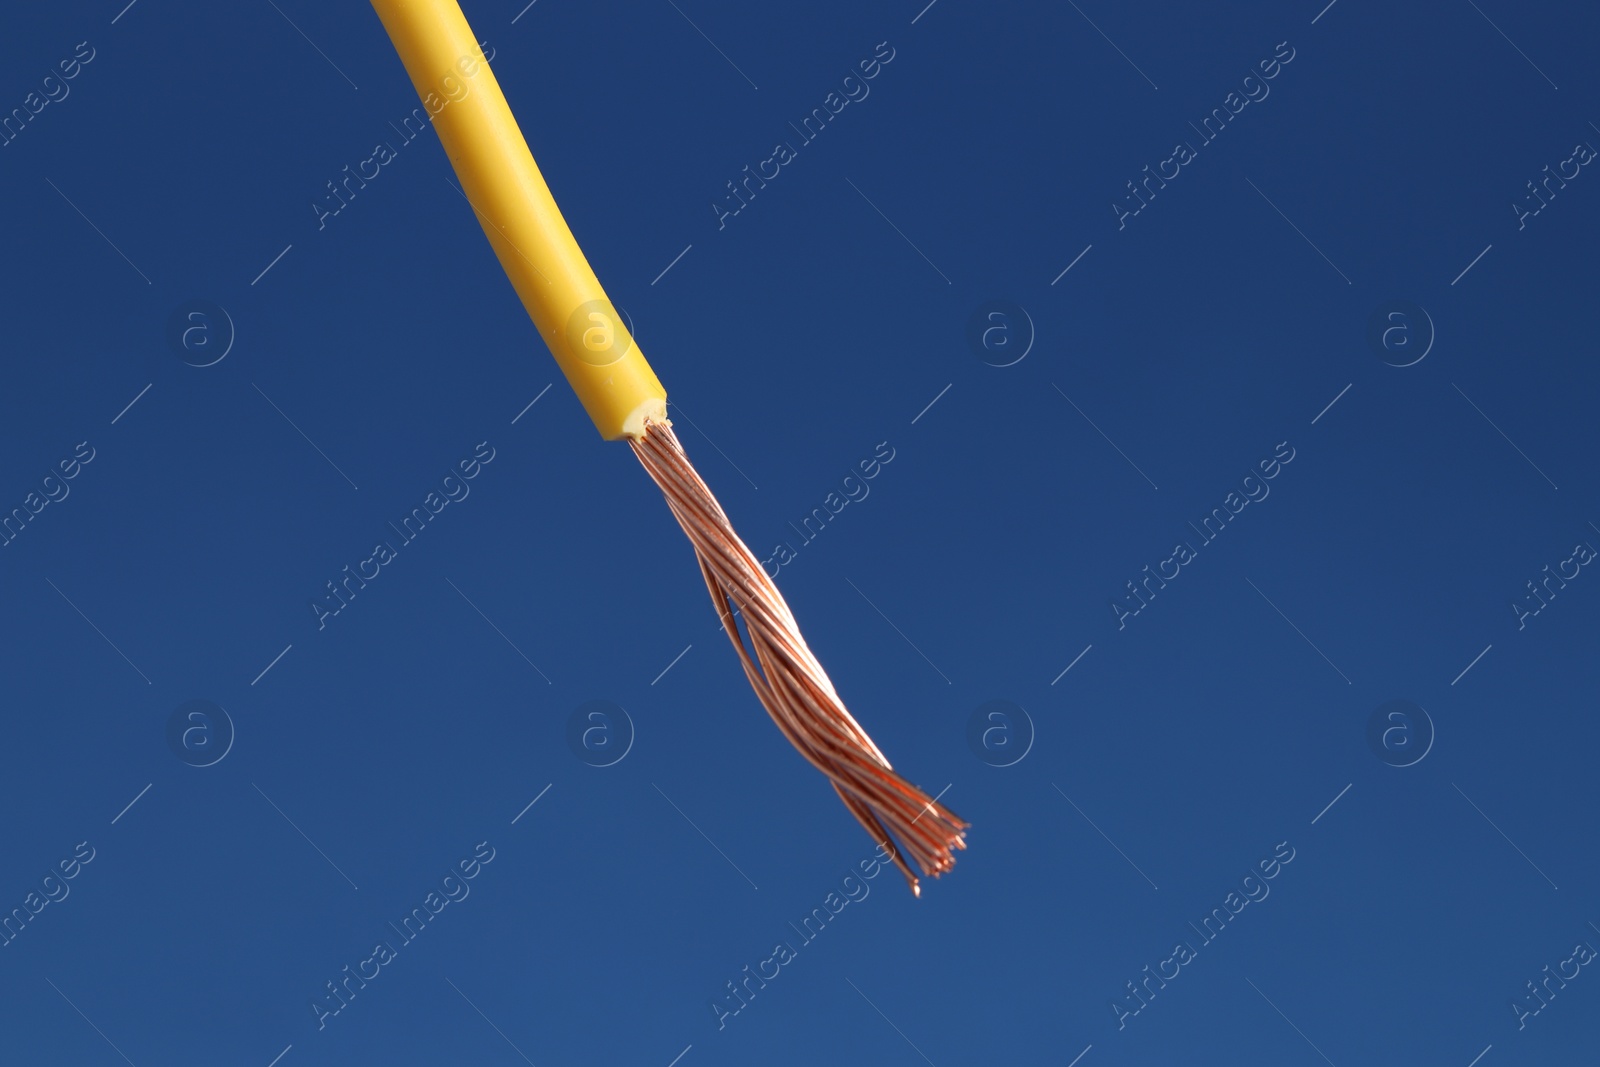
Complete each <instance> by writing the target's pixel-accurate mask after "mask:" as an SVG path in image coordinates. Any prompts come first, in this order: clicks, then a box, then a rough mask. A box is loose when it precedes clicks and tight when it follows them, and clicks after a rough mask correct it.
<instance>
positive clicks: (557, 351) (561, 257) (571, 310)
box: [372, 0, 667, 441]
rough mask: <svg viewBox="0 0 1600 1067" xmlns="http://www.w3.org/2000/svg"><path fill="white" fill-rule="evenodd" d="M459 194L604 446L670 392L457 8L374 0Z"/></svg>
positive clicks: (443, 0) (637, 426)
mask: <svg viewBox="0 0 1600 1067" xmlns="http://www.w3.org/2000/svg"><path fill="white" fill-rule="evenodd" d="M372 6H373V8H375V9H376V10H377V12H378V17H379V18H380V19H382V20H383V27H384V29H385V30H387V31H388V33H389V38H390V39H391V40H392V41H393V42H394V47H395V50H396V51H397V52H399V54H400V61H401V62H402V63H404V64H405V68H406V72H407V73H408V74H410V75H411V84H412V85H414V86H415V87H416V90H417V95H418V96H419V97H420V98H421V99H422V104H423V107H424V108H425V109H426V110H427V111H428V113H429V114H430V115H431V116H432V118H433V126H434V129H435V130H436V131H437V132H438V134H439V141H440V143H442V144H443V145H444V150H445V153H446V154H447V155H448V156H449V158H450V163H451V165H452V166H454V167H455V171H456V175H457V176H458V177H459V178H460V179H461V188H462V191H463V192H465V193H466V194H467V200H468V202H469V203H470V204H471V205H472V209H473V211H474V213H475V214H476V215H477V217H478V221H479V222H480V223H482V225H483V232H484V234H485V235H486V236H487V237H488V238H489V243H490V244H491V245H492V246H493V247H494V251H495V254H496V255H498V256H499V257H500V265H501V266H502V267H504V268H505V272H506V275H507V277H509V278H510V279H511V284H512V286H513V287H515V289H516V291H517V295H518V296H519V297H521V298H522V303H523V306H524V307H526V308H527V309H528V314H529V315H530V316H531V317H532V318H533V322H534V325H535V326H537V327H538V328H539V333H540V335H541V336H543V337H544V341H545V344H547V345H549V346H550V352H551V353H552V354H553V355H554V356H555V357H556V362H557V363H558V364H560V366H561V371H562V373H563V374H565V375H566V376H567V381H568V382H569V383H570V384H571V385H572V389H573V392H575V393H577V394H578V399H579V400H580V401H582V402H583V406H584V409H585V410H586V411H588V413H589V417H590V418H591V419H593V420H594V424H595V426H596V428H598V429H599V431H600V435H601V436H602V437H604V438H605V439H606V440H608V441H614V440H617V439H619V438H623V437H637V436H639V435H641V434H642V433H643V432H644V420H645V418H646V417H649V418H653V419H657V420H664V419H665V418H666V409H667V394H666V390H664V389H663V388H662V387H661V383H660V381H658V380H657V379H656V376H655V372H654V371H652V370H651V369H650V364H649V363H647V362H645V358H644V355H643V354H642V353H641V352H640V351H639V348H638V346H637V345H635V344H634V343H633V337H632V336H631V334H630V333H629V331H628V328H627V325H626V324H625V323H624V322H623V321H622V319H621V317H620V316H619V315H618V314H617V311H616V308H615V307H614V306H613V305H612V304H611V301H610V300H608V299H607V298H606V294H605V290H604V289H602V288H601V287H600V281H599V279H598V278H596V277H595V275H594V270H593V269H592V268H591V267H590V266H589V261H588V260H587V259H585V258H584V255H583V250H582V249H580V248H579V247H578V242H577V241H575V240H574V239H573V237H572V231H571V230H570V229H568V228H567V223H566V220H565V219H563V218H562V217H561V210H560V209H559V208H557V207H556V202H555V200H554V198H552V197H551V195H550V189H549V187H548V186H546V185H545V183H544V176H543V175H541V174H540V173H539V167H538V165H537V164H535V163H534V161H533V154H532V153H531V152H529V151H528V143H527V141H526V140H524V139H523V136H522V131H521V129H519V128H518V126H517V120H516V118H515V117H513V116H512V114H511V108H510V107H509V106H508V105H507V104H506V98H505V94H504V93H502V92H501V91H500V83H499V82H498V81H497V80H496V79H495V76H494V72H493V71H492V70H490V69H489V64H488V62H487V61H485V60H484V58H483V50H482V48H481V47H480V46H479V44H478V41H477V38H476V37H474V36H473V33H472V28H471V27H470V26H468V25H467V19H466V16H465V15H463V14H462V13H461V8H460V7H459V6H458V5H457V3H456V0H372Z"/></svg>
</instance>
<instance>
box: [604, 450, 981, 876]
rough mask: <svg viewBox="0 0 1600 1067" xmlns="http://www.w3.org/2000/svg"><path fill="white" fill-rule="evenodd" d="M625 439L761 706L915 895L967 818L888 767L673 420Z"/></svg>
mask: <svg viewBox="0 0 1600 1067" xmlns="http://www.w3.org/2000/svg"><path fill="white" fill-rule="evenodd" d="M629 443H630V444H631V445H632V446H633V451H634V454H635V455H636V456H638V457H639V462H640V463H641V464H643V465H644V468H645V470H646V471H648V472H649V474H650V477H651V478H652V479H654V481H655V482H656V484H657V485H658V486H659V487H660V489H661V492H662V494H663V495H664V496H665V497H666V499H667V504H668V506H669V507H670V508H671V509H672V515H673V518H674V519H676V520H677V522H678V525H679V526H680V527H682V529H683V532H684V534H685V535H686V536H688V538H689V541H690V543H691V544H692V545H693V546H694V550H695V556H696V557H697V558H698V560H699V564H700V574H701V576H702V577H703V578H704V579H705V583H706V590H707V592H709V593H710V594H711V600H712V603H713V604H714V605H715V607H716V610H717V617H718V618H719V619H720V620H721V621H722V626H723V629H725V630H726V631H727V632H728V639H729V641H731V642H732V644H733V647H734V651H735V652H736V653H737V655H738V656H739V662H740V665H741V666H742V667H743V668H744V672H745V677H746V678H747V679H748V680H749V682H750V687H751V688H752V689H753V690H754V691H755V694H756V697H757V699H758V700H760V701H761V705H762V707H763V708H765V709H766V711H767V714H768V715H769V716H770V717H771V719H772V721H773V723H774V724H776V725H777V727H778V729H779V731H780V732H782V734H783V736H784V737H785V738H787V739H788V741H789V743H790V744H792V745H794V747H795V748H796V749H797V750H798V751H799V752H800V754H801V755H802V756H804V757H805V758H806V760H807V761H808V762H809V763H810V764H811V765H812V766H814V767H816V768H817V769H818V770H820V771H822V773H824V774H826V775H827V776H828V778H829V779H830V780H831V781H832V783H833V787H834V790H835V792H837V793H838V795H839V799H840V800H841V801H843V802H844V805H845V807H846V808H847V809H848V810H849V812H850V814H851V815H853V816H855V818H856V820H857V821H858V822H860V823H861V826H862V828H863V829H865V830H866V831H867V833H868V835H870V836H871V837H872V839H873V841H874V842H876V843H878V844H879V845H881V846H882V847H883V848H884V849H885V851H886V852H887V853H888V854H889V857H890V859H891V860H892V861H893V863H894V864H895V866H897V867H898V868H899V869H900V871H901V873H902V874H904V875H905V878H906V882H907V884H908V885H909V886H910V887H911V892H912V893H913V894H919V895H920V893H921V888H920V885H919V883H918V879H917V874H916V871H914V870H913V869H912V864H913V863H914V864H915V865H916V868H917V869H919V870H920V871H921V872H922V873H923V874H925V875H930V876H933V877H938V876H939V875H941V874H943V873H944V872H945V871H948V870H949V869H950V868H951V867H952V866H954V865H955V856H954V850H955V849H958V848H962V849H964V848H966V847H967V846H966V841H965V834H964V831H965V830H966V828H967V825H968V824H967V823H965V822H963V821H962V820H961V819H960V818H959V817H958V816H957V815H956V814H955V813H954V812H952V811H951V810H950V809H949V808H947V807H945V806H944V805H943V804H940V803H939V802H938V801H937V800H935V799H934V798H932V797H929V796H928V794H927V793H925V792H924V791H923V790H922V789H921V788H919V787H918V786H916V785H913V784H912V783H911V782H908V781H906V780H905V779H904V778H902V777H901V776H900V775H899V774H897V773H895V771H894V768H893V767H891V766H890V765H889V761H888V759H887V758H886V757H885V756H884V755H883V753H882V752H881V751H880V750H879V749H878V746H877V745H875V744H873V742H872V739H871V738H870V737H868V736H867V732H866V731H865V730H864V729H862V727H861V724H860V723H858V722H857V721H856V720H855V718H854V717H853V716H852V715H851V714H850V712H849V711H848V710H847V709H846V708H845V706H844V702H843V701H842V700H840V698H839V695H838V693H837V692H835V690H834V688H833V682H832V681H831V680H829V678H828V674H827V672H826V671H824V670H823V669H822V664H821V663H819V662H818V661H817V658H816V656H815V655H814V654H813V653H812V651H811V649H810V648H809V647H808V646H807V645H806V642H805V638H804V637H803V636H802V635H801V633H800V627H799V625H798V624H797V623H796V622H795V618H794V614H793V613H792V612H791V611H790V610H789V605H788V604H787V603H786V602H785V601H784V599H783V594H781V593H780V592H779V591H778V587H777V586H776V585H774V584H773V582H772V579H771V578H770V577H768V576H767V573H766V571H765V570H764V569H763V568H762V566H761V564H760V563H759V562H758V561H757V560H756V558H755V556H754V554H752V553H751V551H750V549H749V548H748V547H747V546H746V545H745V543H744V542H743V541H741V540H740V539H739V536H738V535H737V534H736V533H735V532H734V530H733V524H732V523H731V522H730V521H729V519H728V516H727V514H726V512H724V511H723V510H722V506H721V505H720V504H718V503H717V499H716V497H715V496H713V495H712V492H711V489H710V487H709V486H707V485H706V483H705V480H704V479H702V478H701V477H700V475H699V473H698V472H696V471H695V469H694V466H693V465H692V464H691V463H690V462H689V457H688V456H687V455H686V454H685V453H684V451H683V446H682V445H681V444H680V443H679V442H678V439H677V436H676V435H675V434H674V433H673V432H672V428H671V425H670V424H669V423H664V422H656V421H654V420H647V421H646V423H645V432H644V434H643V435H642V436H640V437H635V438H630V439H629ZM739 617H743V619H744V630H743V631H741V630H740V628H739V622H738V619H739Z"/></svg>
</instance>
